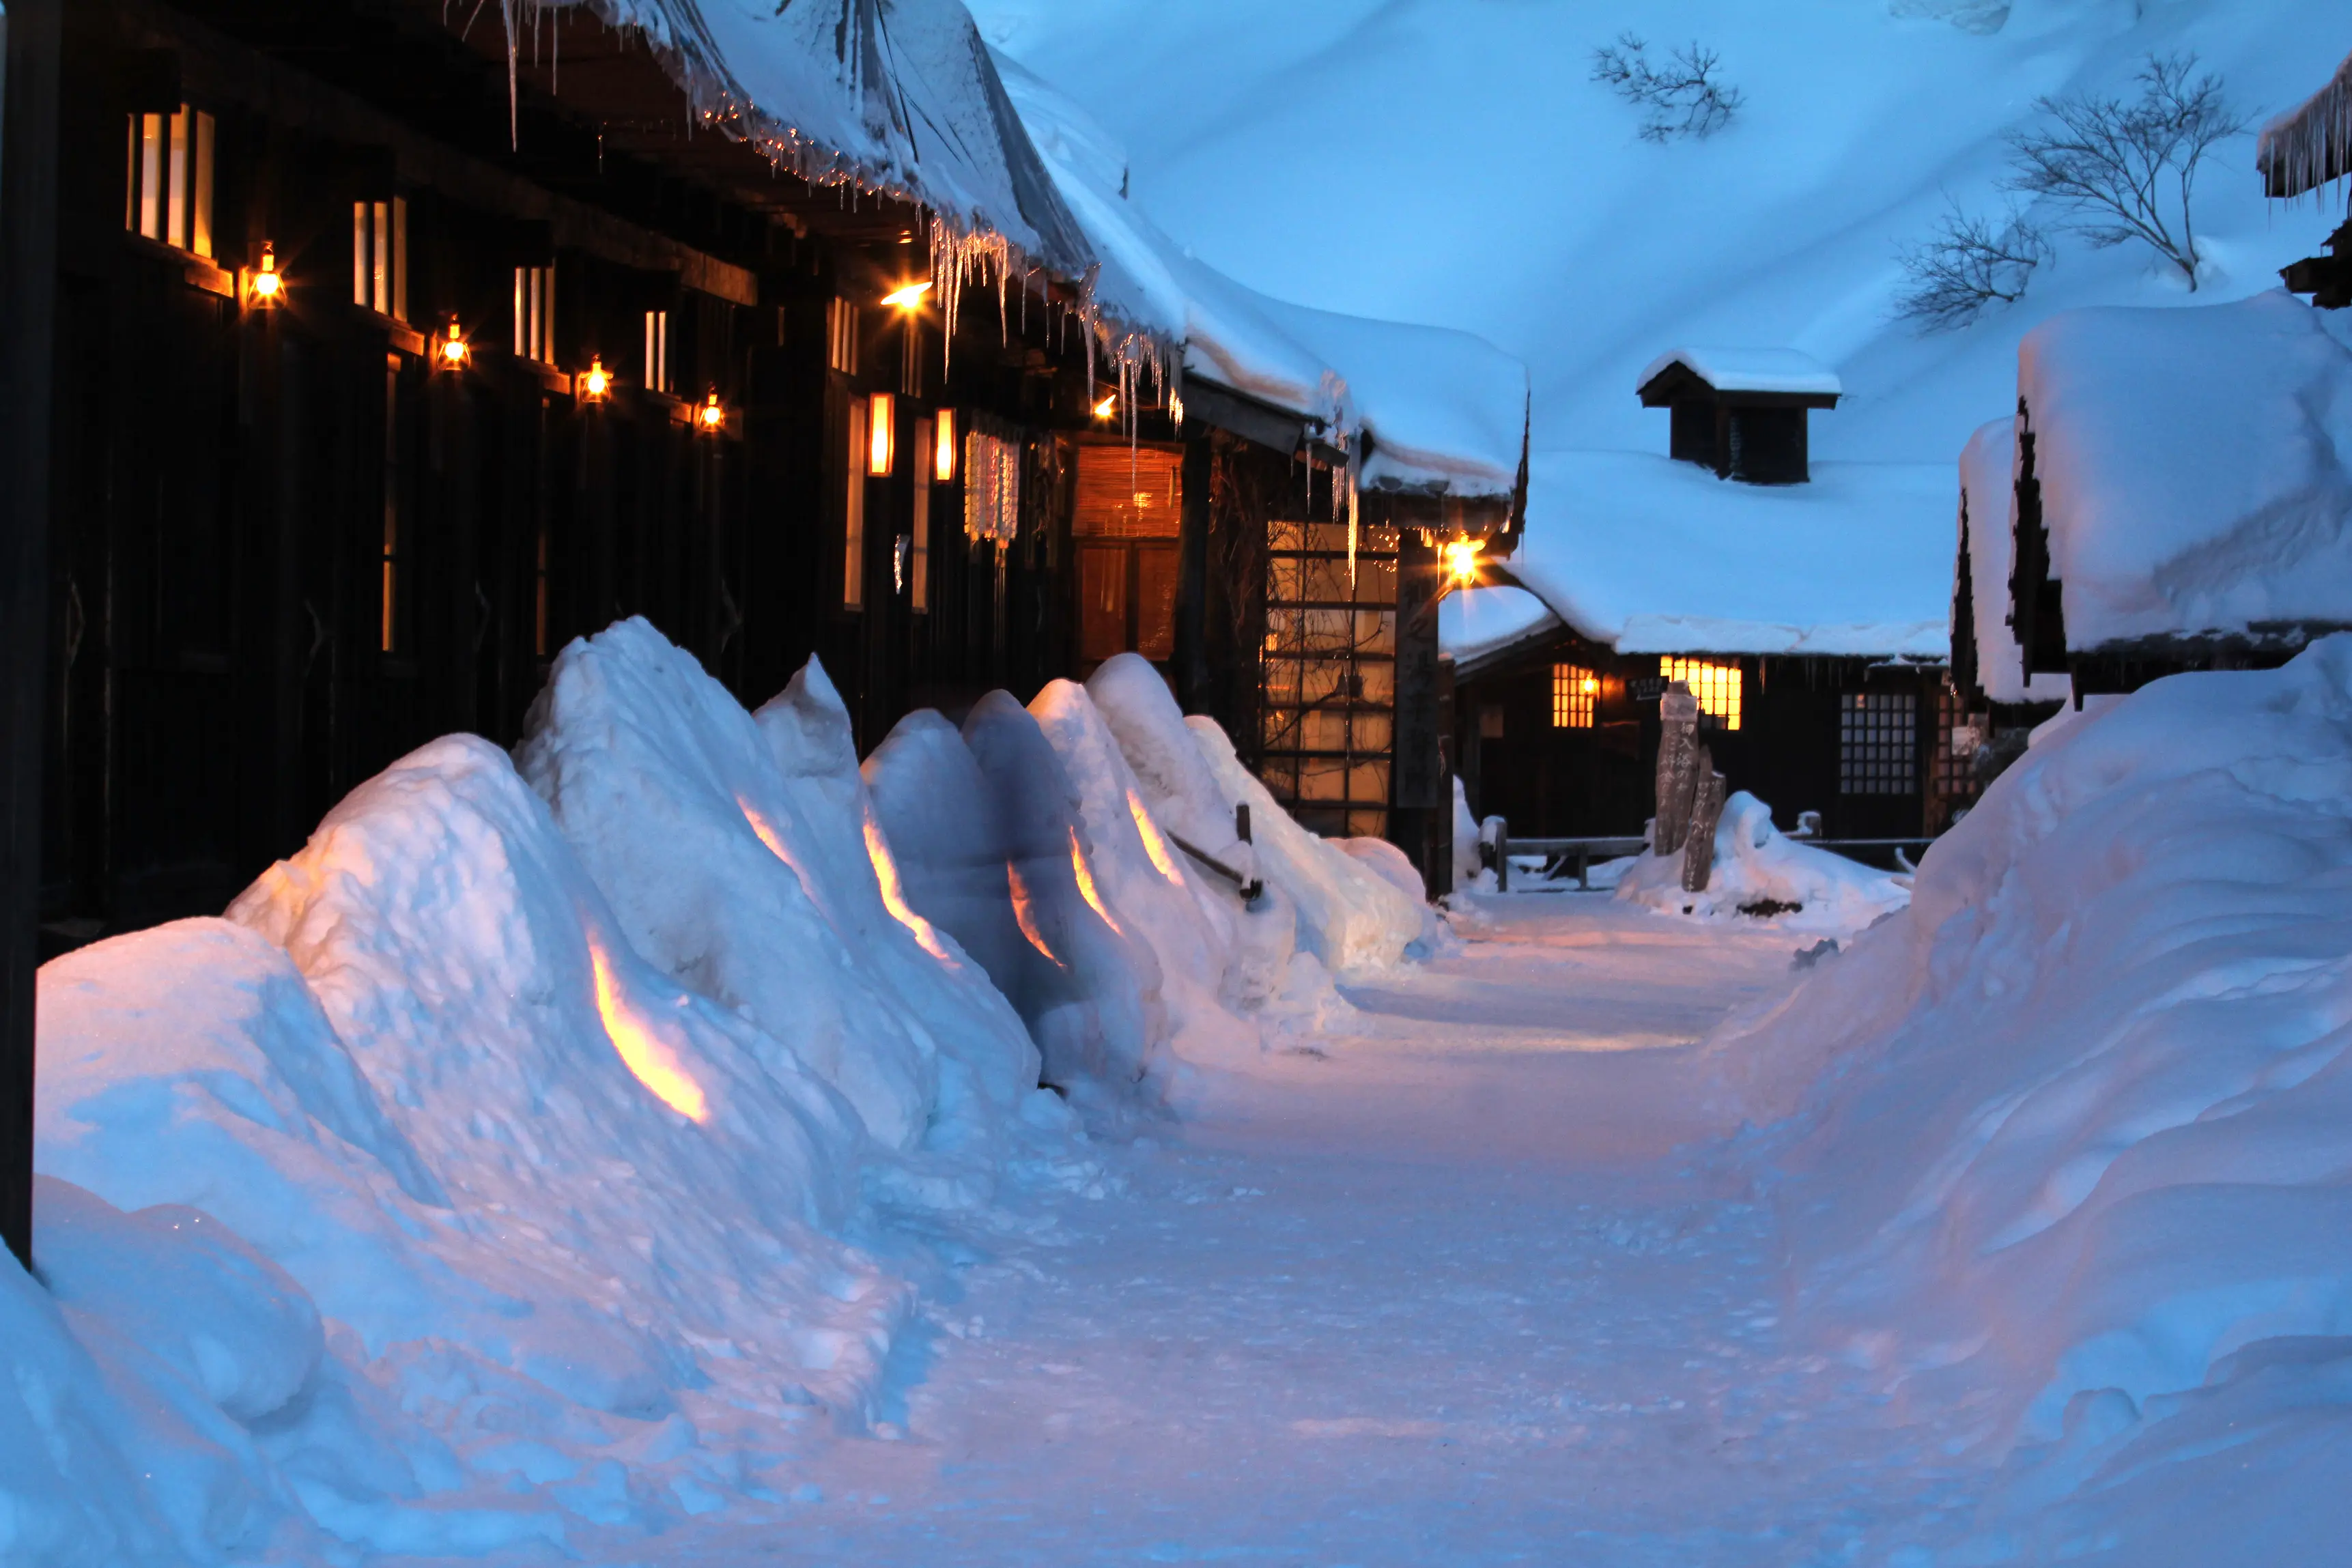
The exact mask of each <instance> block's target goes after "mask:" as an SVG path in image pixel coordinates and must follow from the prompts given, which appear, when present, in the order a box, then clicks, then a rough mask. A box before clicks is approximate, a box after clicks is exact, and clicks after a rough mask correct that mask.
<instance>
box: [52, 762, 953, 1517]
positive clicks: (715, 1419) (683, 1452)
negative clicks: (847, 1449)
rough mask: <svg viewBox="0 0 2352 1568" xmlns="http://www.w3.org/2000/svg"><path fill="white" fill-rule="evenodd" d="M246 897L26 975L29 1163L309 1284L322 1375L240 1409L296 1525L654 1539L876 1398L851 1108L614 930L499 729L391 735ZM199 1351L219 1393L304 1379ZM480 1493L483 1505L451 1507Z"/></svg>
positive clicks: (872, 1307) (234, 1404) (878, 1349)
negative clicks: (603, 1530)
mask: <svg viewBox="0 0 2352 1568" xmlns="http://www.w3.org/2000/svg"><path fill="white" fill-rule="evenodd" d="M231 915H232V920H233V921H234V922H235V923H234V924H232V923H229V922H222V921H191V922H184V923H182V924H180V925H174V926H166V927H163V928H162V929H161V930H158V931H152V932H145V933H141V934H138V935H135V936H126V937H122V938H119V939H117V940H115V941H112V942H108V943H103V944H100V945H98V946H93V947H89V948H86V949H83V950H81V951H79V952H77V953H75V954H72V955H70V956H68V957H67V958H64V959H60V960H58V962H56V963H53V964H51V965H49V966H47V967H46V968H45V969H44V970H43V972H42V1011H43V1020H42V1024H43V1027H42V1033H41V1041H40V1049H41V1056H42V1087H43V1095H42V1101H41V1106H40V1113H41V1121H40V1129H39V1133H40V1136H39V1143H38V1152H39V1157H40V1161H41V1165H42V1168H43V1170H44V1171H45V1172H46V1173H47V1174H50V1175H54V1176H64V1177H66V1178H68V1179H70V1180H72V1181H74V1182H76V1183H77V1184H78V1185H80V1186H85V1187H87V1188H89V1190H91V1191H92V1192H94V1193H96V1194H97V1195H98V1196H99V1197H101V1198H104V1199H105V1200H107V1201H108V1202H110V1203H111V1204H114V1205H116V1206H118V1207H124V1208H143V1207H151V1206H153V1205H157V1204H183V1205H188V1206H190V1207H194V1208H198V1209H201V1210H203V1211H204V1212H205V1214H207V1215H209V1216H211V1217H212V1218H213V1219H215V1220H217V1221H219V1222H220V1223H222V1224H224V1225H226V1226H227V1227H228V1228H231V1229H232V1230H234V1231H235V1232H236V1234H237V1235H239V1236H241V1237H242V1238H243V1239H244V1240H245V1241H246V1242H247V1243H249V1244H250V1245H251V1247H252V1248H253V1249H256V1250H257V1252H258V1253H259V1254H260V1255H261V1256H262V1257H264V1258H267V1259H268V1260H270V1262H272V1263H274V1264H275V1265H276V1266H277V1267H278V1268H279V1269H282V1270H284V1271H285V1273H286V1275H288V1276H290V1277H291V1279H292V1280H293V1281H297V1282H299V1286H300V1287H301V1290H302V1291H303V1292H304V1293H305V1294H307V1296H308V1298H309V1300H310V1302H313V1303H315V1306H316V1310H317V1312H319V1314H320V1316H321V1317H322V1318H323V1319H324V1320H325V1322H326V1325H327V1326H326V1343H327V1346H328V1349H329V1352H330V1354H329V1356H328V1358H327V1360H326V1361H325V1362H323V1363H321V1364H320V1367H319V1370H318V1372H317V1374H316V1375H317V1378H318V1380H319V1381H320V1385H322V1387H324V1388H325V1390H326V1392H324V1393H323V1394H320V1395H318V1396H314V1397H311V1398H310V1399H308V1400H307V1401H297V1402H296V1404H297V1405H299V1406H300V1409H301V1411H302V1414H301V1415H300V1416H299V1418H296V1417H292V1416H281V1415H277V1414H273V1415H271V1416H267V1417H265V1418H264V1421H263V1424H264V1425H266V1426H268V1427H270V1428H271V1431H272V1433H273V1434H274V1435H273V1437H272V1441H273V1442H274V1443H277V1444H279V1445H281V1446H282V1447H283V1448H284V1449H285V1450H286V1451H285V1453H284V1454H282V1455H281V1456H280V1457H279V1464H280V1468H281V1470H282V1471H283V1473H285V1474H287V1475H288V1476H289V1478H291V1479H290V1481H289V1484H290V1485H292V1487H293V1489H294V1490H295V1492H296V1493H297V1495H299V1498H300V1500H301V1503H302V1505H303V1507H304V1508H305V1509H306V1510H307V1511H308V1512H309V1513H310V1515H311V1517H312V1518H313V1519H314V1520H316V1521H318V1522H319V1523H320V1525H322V1526H324V1527H325V1528H327V1529H328V1530H329V1531H331V1532H333V1533H334V1534H336V1535H338V1536H341V1537H343V1538H344V1539H347V1540H351V1541H354V1542H361V1543H364V1544H369V1545H372V1546H374V1547H376V1548H378V1549H382V1550H401V1551H409V1552H425V1551H434V1552H448V1551H481V1550H488V1549H490V1548H492V1547H495V1546H498V1545H499V1544H500V1543H502V1542H504V1543H511V1542H515V1541H519V1540H522V1539H526V1538H530V1537H547V1538H553V1539H560V1538H561V1537H562V1533H563V1530H564V1520H565V1518H566V1517H567V1516H574V1517H577V1518H580V1519H584V1520H588V1521H595V1522H598V1523H629V1524H633V1525H635V1526H639V1527H644V1528H660V1527H661V1526H662V1525H663V1524H665V1523H666V1522H667V1521H671V1520H674V1519H676V1518H677V1517H679V1516H680V1515H681V1514H683V1513H685V1512H689V1511H702V1510H703V1509H705V1508H708V1507H715V1506H719V1505H720V1504H721V1503H723V1502H724V1501H725V1500H728V1499H729V1498H730V1497H741V1496H744V1495H746V1494H747V1493H751V1492H756V1491H758V1490H761V1487H762V1485H763V1483H762V1482H761V1479H759V1476H760V1472H761V1471H762V1470H765V1469H772V1468H773V1467H774V1466H775V1465H777V1464H779V1463H781V1462H782V1461H783V1460H784V1459H785V1458H787V1457H788V1456H787V1454H786V1453H784V1452H782V1451H780V1448H779V1443H778V1440H777V1434H776V1422H777V1421H778V1419H779V1416H780V1415H781V1416H782V1419H783V1420H784V1422H785V1424H786V1426H787V1427H789V1425H790V1423H791V1422H792V1421H793V1419H795V1418H797V1417H796V1416H795V1414H794V1413H795V1412H800V1413H801V1414H802V1415H808V1414H814V1413H815V1412H816V1411H818V1410H821V1409H824V1408H826V1407H830V1408H831V1410H832V1411H833V1412H834V1414H835V1419H836V1420H837V1421H840V1422H842V1423H845V1424H846V1425H848V1426H849V1427H858V1426H860V1425H862V1424H863V1423H864V1421H865V1420H866V1418H867V1412H868V1410H869V1409H870V1405H871V1400H872V1398H873V1396H874V1394H875V1391H876V1389H877V1385H878V1376H879V1371H880V1367H881V1364H882V1361H883V1358H884V1357H885V1356H886V1355H887V1352H888V1349H889V1346H890V1343H891V1342H892V1339H893V1337H894V1335H895V1334H896V1333H897V1331H898V1326H899V1324H900V1322H901V1321H902V1320H903V1319H904V1317H905V1315H906V1313H907V1312H908V1309H909V1305H910V1302H909V1298H908V1291H907V1290H906V1289H905V1288H904V1287H903V1286H902V1285H900V1284H899V1283H898V1281H895V1280H892V1279H890V1278H888V1277H887V1276H886V1275H884V1274H883V1273H881V1272H880V1271H879V1270H877V1268H876V1267H875V1266H874V1265H873V1264H872V1263H871V1262H870V1261H868V1260H864V1259H862V1258H861V1257H860V1256H859V1255H857V1254H856V1253H855V1252H853V1251H851V1250H849V1249H846V1248H845V1247H843V1246H842V1245H841V1244H839V1243H838V1242H836V1241H835V1240H833V1239H830V1237H829V1235H828V1234H827V1232H828V1231H837V1230H838V1228H840V1227H841V1226H843V1225H844V1224H845V1222H846V1221H847V1220H848V1218H850V1215H851V1206H852V1203H853V1200H854V1197H855V1193H856V1186H855V1173H856V1168H857V1154H858V1150H859V1149H860V1147H861V1146H862V1145H864V1142H865V1134H864V1132H863V1129H862V1127H861V1126H860V1124H859V1122H858V1119H857V1117H856V1113H855V1112H854V1111H853V1110H852V1108H851V1107H850V1106H849V1104H848V1103H846V1102H845V1100H844V1099H843V1098H842V1097H841V1096H840V1095H839V1094H837V1093H836V1092H835V1091H834V1090H833V1089H832V1088H831V1087H830V1086H829V1085H828V1084H827V1083H826V1082H824V1079H823V1078H822V1077H821V1076H820V1075H819V1074H818V1073H817V1072H816V1071H814V1070H813V1068H812V1067H811V1066H810V1065H809V1064H808V1063H807V1062H806V1061H804V1060H803V1058H802V1057H801V1056H800V1055H799V1054H798V1053H797V1052H795V1051H793V1049H791V1048H790V1047H789V1046H788V1045H786V1044H784V1043H783V1042H782V1041H779V1040H776V1039H775V1038H774V1037H772V1036H771V1035H769V1034H767V1033H765V1032H764V1031H763V1030H760V1029H758V1028H757V1027H756V1026H755V1025H753V1024H752V1023H751V1022H750V1021H748V1020H746V1019H743V1018H742V1017H740V1015H738V1014H736V1013H734V1012H731V1011H729V1010H727V1009H722V1008H720V1007H718V1006H717V1005H715V1004H713V1003H712V1002H710V1001H709V1000H708V999H706V998H702V997H700V996H698V995H696V994H695V993H693V992H691V991H688V990H686V989H684V988H681V987H680V986H678V985H677V983H675V982H673V981H671V980H669V979H667V978H666V977H664V976H663V975H662V974H661V973H660V972H659V971H658V970H656V968H654V967H652V966H650V965H649V964H647V962H646V960H645V959H643V958H642V957H640V956H638V955H637V954H636V953H635V951H634V950H633V949H632V947H631V946H630V945H629V943H628V941H627V939H626V935H625V930H624V928H623V926H622V925H621V922H620V920H619V918H618V917H617V916H616V915H614V913H613V912H612V910H611V909H610V907H609V906H608V905H607V904H606V903H605V902H604V898H603V896H602V894H599V892H598V891H597V889H596V887H595V885H594V884H593V882H592V880H591V879H590V877H589V875H588V873H587V872H586V871H585V870H584V868H583V866H582V865H581V863H580V862H579V861H578V860H577V859H576V858H575V857H574V855H573V854H572V851H571V848H570V845H569V843H568V842H567V841H566V840H565V839H564V838H563V836H562V834H561V832H559V831H558V829H557V827H556V824H555V822H554V821H553V820H552V818H551V816H550V814H549V812H548V810H547V809H546V807H545V806H544V805H543V803H542V802H541V800H540V799H539V798H538V797H537V796H536V795H535V794H533V793H532V792H531V790H530V788H529V787H528V786H527V785H526V784H525V783H524V782H523V780H522V779H521V778H520V776H519V775H518V774H517V773H516V772H515V770H514V768H512V767H511V766H510V764H509V762H508V759H507V758H506V757H505V756H504V755H503V754H502V753H500V752H499V751H498V750H496V749H495V748H493V747H489V746H488V745H487V744H485V743H483V742H481V741H479V740H476V739H473V738H470V737H456V738H451V739H446V740H443V741H439V742H436V743H435V744H433V745H431V746H428V747H425V748H423V749H421V750H419V751H417V752H415V753H414V754H412V755H411V756H409V757H408V758H404V759H403V760H402V761H401V762H399V763H397V764H395V765H394V767H393V768H390V769H388V770H387V771H386V772H385V773H383V775H381V776H379V777H378V778H377V779H373V780H372V781H370V782H369V783H367V784H365V785H362V787H361V788H360V789H357V790H354V791H353V792H352V795H351V796H350V797H349V798H347V799H346V800H344V801H343V803H342V804H341V805H340V806H339V807H337V809H336V810H334V811H333V812H332V813H331V814H330V815H329V816H328V818H327V819H326V821H324V822H322V823H321V824H320V828H319V830H318V831H317V832H316V833H315V834H314V835H313V837H312V839H311V841H310V844H309V845H308V846H307V847H306V848H305V849H304V850H303V851H302V852H299V854H297V855H295V856H294V857H292V858H291V859H290V860H289V861H286V862H280V863H279V864H278V866H276V867H274V868H272V870H271V871H270V872H269V873H267V874H265V875H264V876H263V877H262V878H261V880H260V881H258V882H257V883H256V884H255V885H254V886H253V887H252V888H251V889H249V890H247V893H246V894H244V895H243V896H242V897H241V898H240V899H239V900H238V901H237V903H236V905H235V906H234V907H233V909H232V911H231ZM248 1315H252V1314H248ZM278 1316H279V1318H280V1319H281V1320H283V1319H284V1317H285V1313H284V1312H279V1314H278ZM298 1316H299V1314H298ZM256 1321H257V1322H259V1323H261V1324H262V1325H264V1326H265V1327H266V1326H267V1325H268V1322H270V1319H269V1317H268V1314H261V1315H260V1316H258V1317H257V1320H256ZM269 1333H270V1334H271V1336H272V1338H273V1342H275V1343H279V1344H280V1348H281V1350H282V1349H283V1348H284V1346H285V1345H286V1344H289V1343H299V1335H298V1336H295V1338H294V1339H291V1340H289V1338H288V1336H287V1334H286V1333H283V1332H282V1331H280V1330H270V1331H269ZM216 1337H217V1336H216ZM221 1343H223V1344H226V1343H228V1342H226V1341H223V1342H221ZM239 1354H242V1353H239ZM191 1355H192V1357H193V1358H194V1362H195V1364H197V1365H198V1366H199V1367H200V1368H202V1369H204V1371H203V1375H204V1377H205V1386H206V1387H207V1388H210V1389H213V1390H214V1392H215V1393H221V1394H222V1398H223V1400H224V1404H223V1408H224V1409H226V1410H228V1411H231V1412H236V1411H249V1410H251V1409H254V1408H257V1407H258V1406H260V1405H261V1404H264V1403H267V1401H268V1399H269V1398H271V1397H274V1396H275V1390H277V1389H278V1388H280V1387H282V1386H283V1385H284V1383H285V1382H286V1380H287V1378H288V1377H289V1375H290V1374H289V1373H288V1372H287V1371H285V1369H283V1368H280V1369H278V1370H277V1371H272V1370H271V1368H270V1367H269V1366H268V1364H253V1365H250V1366H247V1369H246V1370H244V1371H236V1367H237V1366H239V1365H240V1363H238V1362H237V1361H236V1359H235V1357H234V1356H232V1357H231V1358H230V1359H229V1360H227V1361H225V1362H224V1361H221V1360H220V1359H219V1357H220V1350H219V1346H218V1345H215V1347H214V1348H213V1349H210V1350H207V1349H205V1348H204V1347H203V1346H197V1347H195V1348H194V1349H193V1350H192V1352H191ZM225 1367H226V1368H227V1369H229V1373H230V1374H233V1375H230V1376H229V1381H230V1383H232V1384H234V1385H236V1387H235V1389H232V1390H230V1391H229V1392H227V1393H222V1390H223V1388H224V1387H225V1386H226V1385H222V1384H220V1383H219V1382H218V1381H217V1379H218V1378H219V1377H221V1376H223V1375H225V1374H224V1373H223V1370H222V1369H223V1368H225ZM293 1407H294V1406H289V1409H292V1408H293ZM780 1407H781V1409H780ZM403 1413H404V1414H403ZM314 1426H315V1427H316V1428H317V1430H316V1432H315V1441H313V1440H311V1439H310V1438H306V1437H305V1436H304V1434H305V1432H306V1431H307V1430H310V1428H312V1427H314ZM526 1482H528V1483H529V1484H528V1485H526V1484H525V1483H526ZM472 1490H479V1491H481V1492H483V1493H485V1494H486V1496H487V1497H488V1500H491V1501H494V1502H495V1503H496V1504H497V1506H496V1507H495V1508H483V1507H474V1506H471V1505H468V1506H466V1507H458V1506H455V1505H454V1504H452V1503H450V1502H449V1500H448V1499H447V1498H446V1497H445V1494H457V1501H459V1502H462V1501H463V1500H464V1495H465V1494H466V1493H467V1492H469V1491H472Z"/></svg>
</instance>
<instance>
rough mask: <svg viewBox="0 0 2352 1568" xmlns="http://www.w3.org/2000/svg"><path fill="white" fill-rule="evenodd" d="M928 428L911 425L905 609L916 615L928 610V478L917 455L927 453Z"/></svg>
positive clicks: (921, 424)
mask: <svg viewBox="0 0 2352 1568" xmlns="http://www.w3.org/2000/svg"><path fill="white" fill-rule="evenodd" d="M940 417H941V418H945V417H946V415H944V414H942V415H940ZM931 428H932V427H931V422H930V421H929V419H919V420H917V421H915V453H916V459H915V504H914V508H913V510H912V511H911V512H910V513H909V514H908V517H909V521H910V527H909V532H910V533H911V534H912V535H913V539H914V542H913V545H912V547H911V548H910V549H909V550H908V560H907V605H908V608H909V609H911V610H912V611H914V612H915V613H916V614H918V615H920V614H923V613H925V612H928V611H929V609H930V607H931V476H929V475H928V474H926V473H924V472H923V462H922V454H923V453H925V452H927V451H929V449H930V446H931V443H932V441H933V439H934V437H933V435H932V433H931Z"/></svg>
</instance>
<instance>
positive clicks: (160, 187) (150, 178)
mask: <svg viewBox="0 0 2352 1568" xmlns="http://www.w3.org/2000/svg"><path fill="white" fill-rule="evenodd" d="M213 137H214V128H213V117H212V116H211V115H209V114H204V113H200V112H194V111H192V110H189V108H188V107H187V105H185V104H182V105H181V106H180V108H179V109H178V110H177V111H175V112H173V113H171V114H134V115H132V116H131V166H130V180H129V182H128V183H127V185H126V187H125V190H126V196H125V199H124V204H123V211H122V226H123V227H124V228H126V229H128V230H130V231H131V233H132V234H135V235H145V236H146V237H147V238H149V239H152V240H161V241H163V243H164V244H165V245H168V246H175V247H177V248H178V249H181V250H184V251H188V252H190V253H192V254H194V255H196V256H205V257H210V256H211V255H212V254H213Z"/></svg>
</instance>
